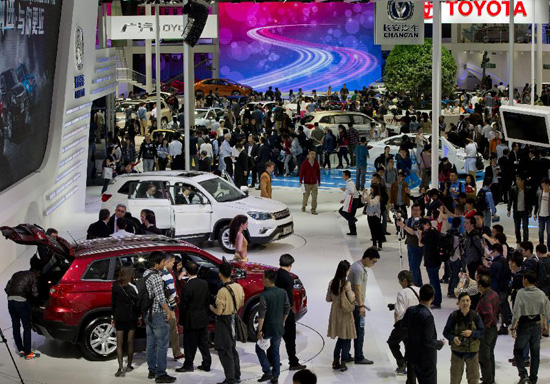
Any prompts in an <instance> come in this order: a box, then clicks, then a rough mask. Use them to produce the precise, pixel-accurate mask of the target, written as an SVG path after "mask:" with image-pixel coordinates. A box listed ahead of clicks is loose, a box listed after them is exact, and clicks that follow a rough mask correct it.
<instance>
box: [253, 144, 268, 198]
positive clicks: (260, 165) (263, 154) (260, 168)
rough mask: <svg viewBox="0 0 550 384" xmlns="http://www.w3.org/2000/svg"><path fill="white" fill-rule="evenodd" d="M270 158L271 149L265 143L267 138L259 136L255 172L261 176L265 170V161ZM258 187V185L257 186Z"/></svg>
mask: <svg viewBox="0 0 550 384" xmlns="http://www.w3.org/2000/svg"><path fill="white" fill-rule="evenodd" d="M270 158H271V149H270V148H269V145H268V144H267V139H266V138H265V137H263V136H262V137H260V146H259V147H258V151H257V152H256V158H255V159H254V161H255V162H256V173H257V174H258V175H259V176H261V175H262V174H263V173H264V172H265V163H267V162H268V161H269V159H270ZM258 188H259V186H258Z"/></svg>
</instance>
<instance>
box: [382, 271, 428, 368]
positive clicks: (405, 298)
mask: <svg viewBox="0 0 550 384" xmlns="http://www.w3.org/2000/svg"><path fill="white" fill-rule="evenodd" d="M397 280H398V281H399V285H401V288H403V289H401V291H399V293H398V294H397V300H396V302H395V304H388V308H389V310H390V311H394V312H393V317H394V321H395V324H394V325H393V330H392V331H391V334H390V337H389V339H388V341H387V343H388V346H389V347H390V350H391V353H392V355H393V357H395V360H396V361H397V369H396V370H395V373H396V374H398V375H404V374H405V373H406V372H407V362H406V361H405V358H404V357H403V354H402V353H401V348H400V344H401V342H404V341H405V340H406V339H407V329H406V328H403V327H401V320H402V319H403V316H405V312H406V311H407V308H409V307H412V306H414V305H418V302H419V301H418V300H419V297H418V295H419V292H420V288H418V287H415V286H414V285H413V276H412V273H411V271H406V270H405V271H401V272H399V274H398V275H397ZM411 373H412V372H411Z"/></svg>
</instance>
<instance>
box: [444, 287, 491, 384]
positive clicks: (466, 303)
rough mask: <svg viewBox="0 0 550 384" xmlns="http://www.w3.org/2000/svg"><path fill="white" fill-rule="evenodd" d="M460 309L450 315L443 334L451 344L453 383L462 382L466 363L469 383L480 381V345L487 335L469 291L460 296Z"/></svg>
mask: <svg viewBox="0 0 550 384" xmlns="http://www.w3.org/2000/svg"><path fill="white" fill-rule="evenodd" d="M457 305H458V308H459V309H458V310H456V311H454V312H453V313H451V314H450V315H449V318H448V319H447V324H446V325H445V328H444V329H443V336H444V337H445V338H446V339H447V340H448V341H449V345H450V346H451V351H452V352H451V384H460V382H461V381H462V375H463V374H464V365H466V378H467V380H468V384H478V383H479V354H478V352H479V345H480V339H482V338H483V337H484V335H485V326H484V325H483V320H482V319H481V316H479V314H478V313H477V312H476V311H474V310H473V309H471V308H470V306H471V299H470V295H468V293H466V292H463V293H461V294H460V295H459V296H458V303H457Z"/></svg>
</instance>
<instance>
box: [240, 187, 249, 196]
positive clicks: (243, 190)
mask: <svg viewBox="0 0 550 384" xmlns="http://www.w3.org/2000/svg"><path fill="white" fill-rule="evenodd" d="M241 192H244V194H245V195H247V196H248V187H247V186H246V185H243V186H241Z"/></svg>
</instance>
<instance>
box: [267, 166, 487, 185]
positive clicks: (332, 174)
mask: <svg viewBox="0 0 550 384" xmlns="http://www.w3.org/2000/svg"><path fill="white" fill-rule="evenodd" d="M349 170H350V171H351V179H352V180H353V181H355V168H349ZM373 172H374V167H373V166H369V167H368V168H367V178H366V181H365V187H367V188H368V187H369V186H370V180H371V176H370V175H372V174H373ZM483 176H484V172H478V173H477V180H478V181H480V180H483ZM405 181H406V182H407V183H408V184H409V188H411V189H414V188H417V187H418V186H419V185H420V179H419V178H418V176H417V175H416V174H415V173H413V174H412V175H411V176H409V177H407V179H406V180H405ZM272 184H273V186H277V187H291V188H299V187H300V181H299V179H298V176H296V174H295V173H294V174H293V175H292V176H288V177H284V176H282V175H279V176H277V177H273V180H272ZM344 186H345V183H344V181H343V180H342V169H334V168H333V169H321V189H334V188H340V187H344Z"/></svg>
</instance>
